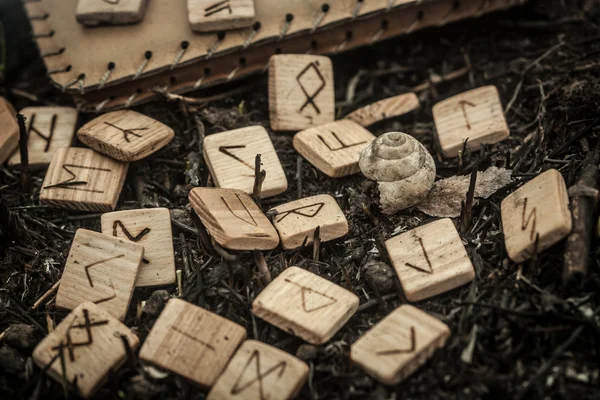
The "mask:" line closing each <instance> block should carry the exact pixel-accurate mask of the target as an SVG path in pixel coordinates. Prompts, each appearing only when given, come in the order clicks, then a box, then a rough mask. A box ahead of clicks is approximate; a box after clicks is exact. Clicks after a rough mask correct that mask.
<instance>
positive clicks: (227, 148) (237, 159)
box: [219, 144, 254, 178]
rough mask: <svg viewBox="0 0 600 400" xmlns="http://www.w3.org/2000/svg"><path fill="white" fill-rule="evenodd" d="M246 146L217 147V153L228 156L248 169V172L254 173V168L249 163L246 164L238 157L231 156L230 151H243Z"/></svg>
mask: <svg viewBox="0 0 600 400" xmlns="http://www.w3.org/2000/svg"><path fill="white" fill-rule="evenodd" d="M245 148H246V145H245V144H243V145H234V146H220V147H219V151H220V152H221V153H223V154H225V155H226V156H229V157H231V158H233V159H234V160H235V161H237V162H239V163H240V164H242V165H243V166H245V167H247V168H248V169H250V171H252V172H254V167H253V166H252V165H250V164H249V163H247V162H246V161H244V160H242V159H241V158H240V157H238V156H236V155H235V154H233V153H232V152H231V151H230V150H235V149H245ZM244 176H249V177H252V178H254V175H244Z"/></svg>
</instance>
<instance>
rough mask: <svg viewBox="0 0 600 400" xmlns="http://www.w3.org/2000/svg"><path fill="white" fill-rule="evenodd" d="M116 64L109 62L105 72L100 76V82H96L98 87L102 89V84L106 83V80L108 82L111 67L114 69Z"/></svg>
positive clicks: (111, 70)
mask: <svg viewBox="0 0 600 400" xmlns="http://www.w3.org/2000/svg"><path fill="white" fill-rule="evenodd" d="M115 67H116V65H115V63H114V62H112V61H111V62H109V63H108V66H107V68H106V72H105V73H104V75H102V78H100V82H99V83H98V89H102V88H103V87H104V85H106V82H108V80H109V79H110V75H111V74H112V72H113V69H115Z"/></svg>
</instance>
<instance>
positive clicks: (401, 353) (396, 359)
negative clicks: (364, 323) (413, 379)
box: [350, 305, 450, 385]
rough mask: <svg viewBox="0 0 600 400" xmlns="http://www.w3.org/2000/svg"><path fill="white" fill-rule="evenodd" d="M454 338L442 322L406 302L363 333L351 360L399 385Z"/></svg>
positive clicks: (375, 375) (378, 377) (389, 382)
mask: <svg viewBox="0 0 600 400" xmlns="http://www.w3.org/2000/svg"><path fill="white" fill-rule="evenodd" d="M449 337H450V329H449V328H448V326H447V325H446V324H444V323H443V322H442V321H440V320H438V319H436V318H434V317H432V316H431V315H429V314H427V313H426V312H423V311H421V310H419V309H418V308H416V307H413V306H411V305H402V306H400V307H398V308H396V309H395V310H394V311H392V312H391V313H390V314H389V315H388V316H387V317H385V318H384V319H383V320H381V321H380V322H379V323H378V324H377V325H375V326H374V327H373V328H371V329H370V330H369V331H368V332H367V333H365V334H364V335H363V336H361V337H360V338H359V339H358V340H357V341H356V342H354V344H352V346H351V348H350V359H351V360H352V362H353V363H355V364H357V365H359V366H360V367H361V368H362V369H364V370H365V372H366V373H367V374H369V375H370V376H372V377H373V378H375V379H377V380H378V381H380V382H382V383H384V384H386V385H395V384H397V383H399V382H400V381H402V380H403V379H405V378H406V377H407V376H409V375H410V374H412V373H413V372H414V371H415V370H416V369H417V368H419V367H420V366H421V365H423V364H424V363H425V362H426V361H427V359H429V358H430V357H431V356H432V354H433V353H434V352H435V351H436V350H437V349H439V348H442V347H444V345H445V344H446V341H447V340H448V338H449Z"/></svg>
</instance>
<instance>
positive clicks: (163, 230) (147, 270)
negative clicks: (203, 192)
mask: <svg viewBox="0 0 600 400" xmlns="http://www.w3.org/2000/svg"><path fill="white" fill-rule="evenodd" d="M100 220H101V223H102V233H103V234H104V235H109V236H115V237H118V238H120V239H124V240H129V241H131V242H135V243H137V244H140V245H142V246H144V259H143V260H142V264H141V265H140V271H139V273H138V277H137V281H136V282H135V286H137V287H143V286H162V285H169V284H171V283H175V250H174V249H173V233H172V231H171V213H170V212H169V209H167V208H143V209H139V210H126V211H115V212H111V213H106V214H102V217H101V218H100Z"/></svg>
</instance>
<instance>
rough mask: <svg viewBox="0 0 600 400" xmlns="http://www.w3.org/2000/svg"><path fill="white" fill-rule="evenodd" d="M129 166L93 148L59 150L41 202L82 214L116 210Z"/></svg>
mask: <svg viewBox="0 0 600 400" xmlns="http://www.w3.org/2000/svg"><path fill="white" fill-rule="evenodd" d="M128 166H129V164H126V163H122V162H120V161H115V160H113V159H112V158H110V157H107V156H105V155H102V154H100V153H97V152H95V151H94V150H91V149H84V148H78V147H69V148H62V149H58V150H56V153H55V154H54V158H53V159H52V163H51V164H50V166H49V167H48V171H47V172H46V176H45V177H44V183H43V184H42V189H41V191H40V202H41V203H42V204H47V205H50V206H55V207H62V208H71V209H73V210H81V211H110V210H114V209H115V207H116V206H117V201H118V200H119V195H120V194H121V189H122V188H123V183H124V182H125V177H126V176H127V168H128Z"/></svg>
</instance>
